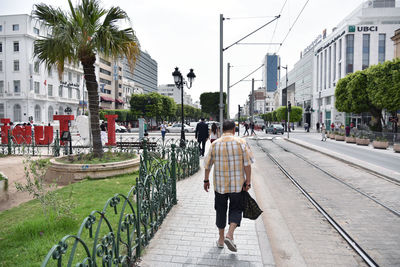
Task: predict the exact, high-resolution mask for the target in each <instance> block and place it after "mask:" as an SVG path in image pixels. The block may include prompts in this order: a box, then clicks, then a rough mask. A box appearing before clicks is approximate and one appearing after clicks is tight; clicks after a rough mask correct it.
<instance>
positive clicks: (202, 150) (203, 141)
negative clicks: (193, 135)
mask: <svg viewBox="0 0 400 267" xmlns="http://www.w3.org/2000/svg"><path fill="white" fill-rule="evenodd" d="M206 142H207V140H202V141H201V144H202V148H201V155H202V156H204V151H205V150H206Z"/></svg>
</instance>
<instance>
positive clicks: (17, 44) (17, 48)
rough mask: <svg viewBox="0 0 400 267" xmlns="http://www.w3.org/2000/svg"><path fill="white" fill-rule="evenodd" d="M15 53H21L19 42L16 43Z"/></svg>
mask: <svg viewBox="0 0 400 267" xmlns="http://www.w3.org/2000/svg"><path fill="white" fill-rule="evenodd" d="M14 52H19V42H14Z"/></svg>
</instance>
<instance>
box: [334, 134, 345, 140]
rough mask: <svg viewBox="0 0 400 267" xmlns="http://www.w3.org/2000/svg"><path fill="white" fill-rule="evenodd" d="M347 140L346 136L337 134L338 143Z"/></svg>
mask: <svg viewBox="0 0 400 267" xmlns="http://www.w3.org/2000/svg"><path fill="white" fill-rule="evenodd" d="M345 138H346V137H345V136H344V135H340V134H335V140H336V141H344V140H345Z"/></svg>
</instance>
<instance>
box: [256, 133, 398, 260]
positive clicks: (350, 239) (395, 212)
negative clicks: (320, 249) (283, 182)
mask: <svg viewBox="0 0 400 267" xmlns="http://www.w3.org/2000/svg"><path fill="white" fill-rule="evenodd" d="M255 140H256V144H257V146H258V147H259V148H260V149H261V150H262V151H263V152H264V153H265V154H266V155H267V156H268V157H269V158H270V160H271V161H272V162H273V163H274V164H275V165H276V166H277V167H278V168H279V169H280V170H281V171H282V173H283V174H284V175H285V176H286V177H287V178H288V179H289V180H290V181H291V182H292V183H293V184H294V185H295V187H296V188H297V189H299V190H300V191H301V193H302V194H303V195H304V196H305V197H306V198H307V200H309V201H310V202H311V203H312V205H313V206H314V207H315V208H316V209H317V210H318V211H319V212H320V213H321V214H322V215H323V216H324V217H325V218H326V220H327V221H328V222H329V223H330V224H331V225H332V227H333V228H334V229H335V230H336V231H337V232H338V233H339V234H340V235H341V236H342V238H343V239H344V240H345V241H346V242H347V243H348V244H349V245H350V246H351V247H352V248H353V250H354V251H355V252H356V253H357V254H358V255H359V256H360V257H361V258H362V259H363V260H364V262H365V263H366V264H368V266H379V265H378V264H377V263H376V262H375V260H374V259H373V258H372V257H371V256H370V255H369V254H368V253H367V252H366V251H365V250H364V249H363V248H362V247H361V245H359V244H358V243H357V242H356V241H355V240H354V238H353V237H352V236H351V235H350V234H349V233H347V232H346V231H345V230H344V229H343V227H342V226H341V225H340V224H339V223H338V222H337V221H335V219H334V218H333V216H331V215H330V214H329V213H328V212H327V211H326V209H324V208H323V207H322V206H321V205H320V204H319V203H318V201H317V200H316V199H315V198H313V197H312V196H311V195H310V194H309V193H308V192H307V190H306V189H305V188H304V186H302V185H301V184H300V182H299V181H298V180H299V179H298V178H296V177H294V176H293V175H292V174H290V171H289V170H288V169H287V168H285V167H284V166H283V165H282V164H281V163H280V162H279V161H278V160H277V159H276V158H275V157H274V156H273V155H272V153H270V151H268V149H266V148H265V147H263V146H262V145H260V144H259V140H258V138H256V139H255ZM272 142H273V143H274V144H275V145H277V146H278V147H280V148H281V149H283V150H284V151H286V152H289V153H291V154H293V155H294V156H296V157H297V158H300V159H301V160H302V161H304V162H306V163H307V164H309V165H310V166H312V167H313V168H315V169H316V170H318V171H319V172H320V173H322V175H323V176H325V177H329V178H330V179H332V180H334V181H336V182H338V183H340V184H342V185H344V186H346V187H347V188H349V189H350V190H353V191H354V192H355V193H356V194H359V195H360V196H362V197H365V198H368V199H369V200H371V201H373V202H374V203H376V204H377V205H379V206H380V207H382V208H383V209H385V210H386V211H387V212H390V213H391V214H392V215H395V216H396V217H400V212H399V211H398V210H396V209H394V208H391V207H389V206H387V205H386V204H385V203H383V202H382V201H380V200H378V199H376V198H375V197H374V196H372V195H370V194H368V193H366V192H363V191H362V190H360V189H358V188H355V187H354V186H352V185H351V184H349V183H347V182H346V181H344V180H342V179H340V178H339V177H337V176H336V175H334V174H332V173H330V172H329V171H327V170H324V169H323V168H321V167H320V166H318V165H317V164H315V163H313V162H311V161H310V160H308V159H307V158H305V157H303V156H301V155H299V154H297V153H295V152H293V151H290V150H289V149H288V148H287V147H284V146H282V145H280V144H278V143H276V142H275V140H274V138H273V139H272ZM385 180H386V181H388V182H391V183H393V184H395V185H396V186H399V183H396V182H393V181H390V180H387V179H385Z"/></svg>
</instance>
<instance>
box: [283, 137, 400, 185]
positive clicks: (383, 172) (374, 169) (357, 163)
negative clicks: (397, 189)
mask: <svg viewBox="0 0 400 267" xmlns="http://www.w3.org/2000/svg"><path fill="white" fill-rule="evenodd" d="M283 139H284V140H285V141H288V142H291V143H293V144H296V145H299V146H301V147H304V148H307V149H309V150H312V151H315V152H319V153H321V154H323V155H325V156H328V157H331V158H333V159H336V160H339V161H341V162H344V163H346V164H349V165H352V166H354V167H357V168H360V169H363V170H365V171H367V172H370V173H372V174H374V175H378V176H382V177H384V178H385V179H388V180H390V181H393V182H395V183H400V175H396V173H393V171H390V170H387V169H385V168H382V167H379V166H376V165H372V164H370V163H366V162H363V161H361V160H358V159H355V158H352V157H348V156H345V155H342V154H339V153H336V152H333V151H329V152H328V151H324V150H326V149H324V148H321V147H316V146H314V145H312V144H309V143H306V142H303V141H300V140H296V139H294V140H293V139H288V138H283ZM393 176H395V177H393Z"/></svg>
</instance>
